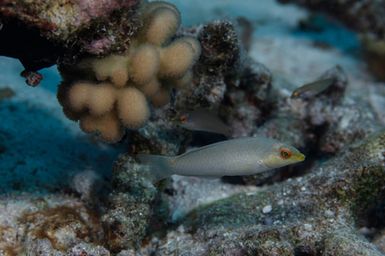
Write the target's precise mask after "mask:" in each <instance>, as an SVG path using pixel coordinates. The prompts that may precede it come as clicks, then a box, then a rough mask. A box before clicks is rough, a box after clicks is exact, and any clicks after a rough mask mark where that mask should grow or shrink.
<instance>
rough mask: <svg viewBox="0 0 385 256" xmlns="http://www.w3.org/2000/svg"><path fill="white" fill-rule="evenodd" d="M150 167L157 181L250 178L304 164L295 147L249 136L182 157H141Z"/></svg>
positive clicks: (204, 148) (141, 155)
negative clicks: (257, 174)
mask: <svg viewBox="0 0 385 256" xmlns="http://www.w3.org/2000/svg"><path fill="white" fill-rule="evenodd" d="M138 158H139V160H140V161H141V162H142V163H143V164H145V165H148V166H149V167H150V170H151V173H152V174H153V176H154V178H155V181H158V180H161V179H164V178H167V177H169V176H171V175H173V174H177V175H182V176H203V177H204V176H206V177H222V176H239V175H251V174H256V173H260V172H264V171H267V170H270V169H274V168H278V167H282V166H285V165H289V164H294V163H298V162H301V161H303V160H304V159H305V156H304V155H303V154H302V153H301V152H299V151H298V150H297V149H296V148H294V147H292V146H290V145H287V144H285V143H282V142H279V141H277V140H274V139H271V138H266V137H246V138H238V139H232V140H227V141H222V142H218V143H214V144H210V145H208V146H204V147H201V148H198V149H195V150H192V151H189V152H187V153H184V154H182V155H179V156H159V155H144V154H139V155H138Z"/></svg>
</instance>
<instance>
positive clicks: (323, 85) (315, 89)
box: [291, 78, 335, 99]
mask: <svg viewBox="0 0 385 256" xmlns="http://www.w3.org/2000/svg"><path fill="white" fill-rule="evenodd" d="M334 82H335V79H334V78H326V79H320V80H317V81H315V82H312V83H308V84H305V85H303V86H301V87H299V88H297V89H295V90H294V91H293V93H292V94H291V98H303V99H304V98H311V97H314V96H316V95H318V94H320V93H321V92H323V91H325V90H326V89H328V88H329V87H330V86H331V85H333V83H334Z"/></svg>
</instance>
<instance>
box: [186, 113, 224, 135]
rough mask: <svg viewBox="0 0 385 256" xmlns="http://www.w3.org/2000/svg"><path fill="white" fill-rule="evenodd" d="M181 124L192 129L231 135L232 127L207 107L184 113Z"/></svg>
mask: <svg viewBox="0 0 385 256" xmlns="http://www.w3.org/2000/svg"><path fill="white" fill-rule="evenodd" d="M179 121H180V124H179V125H180V126H181V127H183V128H185V129H187V130H191V131H204V132H212V133H218V134H223V135H225V136H227V137H229V136H230V135H231V129H230V127H229V126H228V125H226V124H225V123H223V122H222V120H220V119H219V117H218V116H217V115H216V114H214V113H212V112H211V111H210V110H206V109H196V110H193V111H190V112H186V113H184V114H182V115H181V116H180V118H179Z"/></svg>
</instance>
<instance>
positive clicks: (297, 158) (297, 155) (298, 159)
mask: <svg viewBox="0 0 385 256" xmlns="http://www.w3.org/2000/svg"><path fill="white" fill-rule="evenodd" d="M293 158H294V159H295V160H296V161H298V162H302V161H303V160H305V158H306V156H305V155H304V154H302V153H297V154H295V155H294V156H293Z"/></svg>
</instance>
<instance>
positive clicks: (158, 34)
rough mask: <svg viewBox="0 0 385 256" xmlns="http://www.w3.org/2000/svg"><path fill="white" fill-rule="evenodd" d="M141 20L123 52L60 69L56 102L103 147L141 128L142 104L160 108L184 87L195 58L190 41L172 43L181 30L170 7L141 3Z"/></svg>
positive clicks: (195, 45) (146, 110)
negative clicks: (60, 80)
mask: <svg viewBox="0 0 385 256" xmlns="http://www.w3.org/2000/svg"><path fill="white" fill-rule="evenodd" d="M142 19H143V27H142V29H141V30H139V31H138V33H137V35H136V37H135V38H134V39H132V40H131V45H130V46H129V48H128V50H127V51H125V52H123V53H121V54H111V55H108V56H105V57H103V58H96V57H93V58H85V59H83V60H81V61H79V63H78V64H76V65H75V67H62V68H61V73H62V76H63V78H64V81H63V82H62V84H61V85H60V88H59V92H58V99H59V102H60V103H61V105H62V106H63V111H64V113H65V115H66V116H67V117H68V118H69V119H71V120H74V121H79V123H80V128H81V129H82V130H83V131H84V132H87V133H96V134H98V135H99V137H100V138H101V139H102V140H104V141H106V142H112V143H113V142H117V141H119V140H120V139H121V138H122V137H123V135H124V130H125V128H130V129H137V128H140V127H142V126H143V125H144V124H145V122H146V121H147V120H148V118H149V116H150V106H149V105H150V104H149V103H148V101H147V99H149V100H150V101H151V102H152V104H153V105H154V106H155V107H161V106H163V105H165V104H167V103H168V102H169V98H170V97H169V93H170V90H171V88H173V87H177V88H182V87H184V86H188V85H189V84H190V83H191V80H192V75H191V69H192V66H193V65H194V63H195V62H196V61H197V59H198V57H199V55H200V51H201V50H200V44H199V42H198V41H197V40H196V39H195V38H193V37H180V38H177V39H175V40H173V39H172V37H174V36H175V33H176V31H177V29H178V28H179V26H180V14H179V11H178V10H177V9H176V7H175V6H173V5H171V4H168V3H165V2H153V3H149V4H145V5H144V6H143V12H142Z"/></svg>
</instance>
